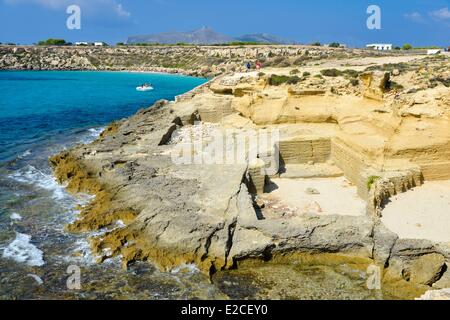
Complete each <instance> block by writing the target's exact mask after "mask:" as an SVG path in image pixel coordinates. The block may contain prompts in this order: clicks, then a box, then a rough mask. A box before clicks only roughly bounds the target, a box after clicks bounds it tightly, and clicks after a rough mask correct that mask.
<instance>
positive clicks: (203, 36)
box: [127, 27, 292, 44]
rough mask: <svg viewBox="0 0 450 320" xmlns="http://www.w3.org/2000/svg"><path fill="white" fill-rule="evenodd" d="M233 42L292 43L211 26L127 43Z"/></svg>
mask: <svg viewBox="0 0 450 320" xmlns="http://www.w3.org/2000/svg"><path fill="white" fill-rule="evenodd" d="M231 42H258V43H272V44H289V43H292V42H290V41H287V40H285V39H282V38H280V37H277V36H274V35H270V34H267V33H258V34H248V35H244V36H241V37H236V38H233V37H230V36H228V35H225V34H221V33H218V32H215V31H214V30H213V29H211V28H209V27H202V28H200V29H197V30H194V31H190V32H163V33H157V34H148V35H137V36H130V37H128V40H127V44H137V43H159V44H177V43H187V44H221V43H231Z"/></svg>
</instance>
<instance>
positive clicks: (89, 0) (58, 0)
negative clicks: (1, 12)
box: [3, 0, 131, 18]
mask: <svg viewBox="0 0 450 320" xmlns="http://www.w3.org/2000/svg"><path fill="white" fill-rule="evenodd" d="M3 1H4V2H5V3H7V4H36V5H40V6H42V7H45V8H49V9H52V10H60V9H65V8H67V6H69V5H72V4H75V5H78V6H80V8H81V10H82V12H84V13H87V14H88V15H97V14H102V15H103V14H105V13H106V14H108V13H109V14H113V15H114V16H116V17H119V18H128V17H130V16H131V13H130V12H129V11H127V10H126V9H125V8H124V7H123V6H122V4H121V3H118V2H117V1H116V0H3Z"/></svg>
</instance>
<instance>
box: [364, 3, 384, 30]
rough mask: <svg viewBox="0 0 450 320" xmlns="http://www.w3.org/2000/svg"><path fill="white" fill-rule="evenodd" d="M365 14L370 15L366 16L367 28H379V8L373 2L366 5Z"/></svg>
mask: <svg viewBox="0 0 450 320" xmlns="http://www.w3.org/2000/svg"><path fill="white" fill-rule="evenodd" d="M367 14H370V16H369V17H368V18H367V22H366V25H367V28H368V29H369V30H380V29H381V8H380V6H377V5H375V4H372V5H370V6H369V7H367Z"/></svg>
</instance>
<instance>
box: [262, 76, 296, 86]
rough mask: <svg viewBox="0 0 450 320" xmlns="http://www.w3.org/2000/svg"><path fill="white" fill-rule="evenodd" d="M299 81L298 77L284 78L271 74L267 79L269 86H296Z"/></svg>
mask: <svg viewBox="0 0 450 320" xmlns="http://www.w3.org/2000/svg"><path fill="white" fill-rule="evenodd" d="M300 80H301V79H300V78H299V77H298V76H285V75H276V74H273V75H271V76H270V78H269V85H271V86H280V85H282V84H296V83H298V82H300Z"/></svg>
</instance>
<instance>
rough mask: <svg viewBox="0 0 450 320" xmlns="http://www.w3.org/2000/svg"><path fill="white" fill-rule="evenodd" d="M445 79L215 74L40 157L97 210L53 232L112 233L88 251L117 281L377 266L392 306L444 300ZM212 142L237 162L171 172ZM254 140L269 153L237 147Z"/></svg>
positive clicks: (447, 238)
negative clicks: (118, 261)
mask: <svg viewBox="0 0 450 320" xmlns="http://www.w3.org/2000/svg"><path fill="white" fill-rule="evenodd" d="M449 66H450V58H449V57H448V56H444V55H442V56H436V57H431V58H430V57H426V56H408V55H403V56H388V55H386V56H382V57H375V56H374V57H362V56H360V57H358V58H351V57H342V58H340V59H335V60H324V61H319V62H316V61H315V62H311V63H305V64H304V65H302V66H300V67H299V66H289V67H279V66H268V67H267V68H263V69H262V70H260V71H251V72H239V70H236V71H229V72H225V73H222V74H220V75H218V76H217V77H215V78H213V79H212V80H211V81H209V82H208V83H207V84H205V85H203V86H201V87H199V88H196V89H194V90H193V91H191V92H189V93H187V94H185V95H182V96H179V97H177V99H176V101H171V102H169V101H159V102H158V103H156V104H155V105H154V106H152V107H150V108H148V109H143V110H141V111H139V112H138V113H137V114H135V115H134V116H132V117H130V118H128V119H124V120H121V121H118V122H116V123H114V124H112V125H111V126H110V127H109V128H108V129H107V130H105V132H104V133H103V134H102V135H101V137H100V138H99V139H98V140H96V141H95V142H93V143H91V144H89V145H80V146H78V147H76V148H74V149H72V150H69V151H65V152H63V153H61V154H59V155H56V156H54V157H52V158H51V160H50V161H51V163H52V164H53V165H54V168H55V174H56V176H57V178H58V179H59V181H60V182H61V183H67V188H68V190H70V191H71V192H83V193H89V194H93V195H95V196H96V197H95V199H94V200H93V201H92V203H90V204H89V205H88V206H86V207H84V208H82V210H81V213H80V216H79V219H78V220H77V221H75V222H74V223H73V224H71V225H69V226H68V227H67V228H68V230H70V231H72V232H84V231H92V230H99V229H102V228H107V227H108V226H111V225H114V223H115V222H117V221H118V220H121V221H123V222H125V224H126V226H125V227H123V228H115V229H110V230H109V231H107V232H106V233H104V234H103V235H101V236H98V237H95V238H92V239H91V245H92V249H93V250H94V252H95V253H96V254H97V255H98V260H99V262H102V261H104V260H106V259H109V258H111V257H113V256H119V255H120V256H122V261H123V266H124V268H126V267H127V266H128V265H129V264H130V263H133V261H136V260H148V261H149V262H152V263H155V264H157V265H158V266H159V267H160V268H162V269H171V268H173V267H176V266H178V265H181V264H189V263H195V264H196V265H197V266H199V268H200V269H201V270H202V271H204V272H205V273H207V274H211V275H212V274H215V273H218V272H220V271H222V270H227V269H231V268H239V267H241V266H244V265H247V264H252V263H258V264H265V263H267V264H270V263H273V264H283V263H295V262H297V263H318V264H330V265H336V264H349V265H352V266H354V267H355V268H357V269H360V270H362V271H364V272H365V271H366V270H367V268H368V267H369V266H371V265H376V266H378V267H380V268H381V270H382V271H381V274H382V282H383V290H386V291H396V292H399V295H401V296H402V297H406V298H418V297H420V296H421V295H422V294H424V293H425V292H426V291H427V290H430V289H444V288H448V287H449V286H450V273H449V271H448V269H447V267H448V265H449V263H450V216H449V215H450V210H449V209H450V202H449V201H450V199H449V198H448V195H449V194H450V192H449V191H450V185H449V182H448V181H449V180H450V89H449V81H450V71H449V70H450V68H449ZM218 133H222V134H224V135H229V136H232V137H234V139H236V137H240V136H246V137H247V140H245V141H246V142H245V143H244V144H243V146H242V148H241V149H240V151H242V150H245V157H244V158H245V161H241V162H237V163H227V162H226V161H212V162H205V161H200V162H198V161H197V162H196V161H194V160H192V161H184V162H183V163H178V162H177V161H174V159H177V157H178V156H179V155H180V154H179V153H180V152H181V151H183V150H188V157H187V158H188V159H194V158H195V157H196V156H197V159H199V158H200V159H202V157H203V158H204V157H205V156H208V155H211V154H210V153H211V152H212V151H210V150H212V149H208V146H211V145H212V144H213V143H214V142H213V141H214V137H215V135H217V134H218ZM260 133H265V134H269V135H270V136H271V137H273V136H274V135H273V134H274V133H276V137H277V139H275V141H271V143H269V144H266V145H265V146H264V148H261V147H258V148H257V150H251V148H250V147H249V148H247V145H248V141H250V139H252V136H255V135H258V134H260ZM199 144H200V148H188V149H186V147H192V146H194V145H197V147H198V145H199ZM181 147H184V149H183V148H181ZM238 149H239V148H238ZM180 150H181V151H180ZM216 150H217V149H216ZM234 151H235V150H232V152H234ZM251 154H255V155H256V156H255V157H251V156H250V155H251ZM184 156H186V154H184ZM216 159H217V158H216ZM422 190H423V191H422ZM423 192H424V193H423ZM427 201H429V202H427ZM397 203H399V204H400V205H396V204H397ZM391 208H394V209H391ZM385 210H386V215H385ZM402 210H403V211H402ZM431 221H432V223H431ZM437 226H439V227H437Z"/></svg>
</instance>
